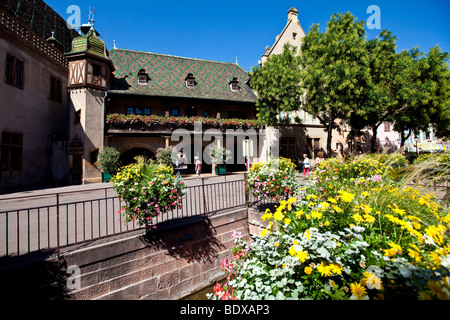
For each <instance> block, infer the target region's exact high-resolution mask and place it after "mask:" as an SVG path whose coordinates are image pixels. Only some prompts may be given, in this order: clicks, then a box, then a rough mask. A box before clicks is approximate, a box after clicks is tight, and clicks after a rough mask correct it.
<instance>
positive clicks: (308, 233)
mask: <svg viewBox="0 0 450 320" xmlns="http://www.w3.org/2000/svg"><path fill="white" fill-rule="evenodd" d="M303 235H304V236H305V237H306V238H307V239H308V240H311V231H309V229H308V230H306V231H305V233H304V234H303Z"/></svg>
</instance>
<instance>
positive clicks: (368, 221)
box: [363, 214, 375, 223]
mask: <svg viewBox="0 0 450 320" xmlns="http://www.w3.org/2000/svg"><path fill="white" fill-rule="evenodd" d="M363 217H364V220H365V221H366V222H367V223H373V222H375V218H374V217H373V216H371V215H370V214H365V215H364V216H363Z"/></svg>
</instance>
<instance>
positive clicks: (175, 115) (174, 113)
mask: <svg viewBox="0 0 450 320" xmlns="http://www.w3.org/2000/svg"><path fill="white" fill-rule="evenodd" d="M178 115H179V114H178V109H172V116H173V117H178Z"/></svg>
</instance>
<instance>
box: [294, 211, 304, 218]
mask: <svg viewBox="0 0 450 320" xmlns="http://www.w3.org/2000/svg"><path fill="white" fill-rule="evenodd" d="M302 215H303V210H299V211H297V212H296V213H295V216H296V217H297V218H300V217H301V216H302Z"/></svg>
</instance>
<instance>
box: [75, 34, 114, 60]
mask: <svg viewBox="0 0 450 320" xmlns="http://www.w3.org/2000/svg"><path fill="white" fill-rule="evenodd" d="M81 52H89V53H92V54H95V55H97V56H100V57H102V58H108V51H107V50H106V44H105V42H104V41H103V40H101V39H99V38H98V37H97V32H96V31H95V30H94V27H91V29H90V30H89V32H88V33H86V34H85V35H83V36H79V37H76V38H75V39H73V41H72V51H71V52H69V53H67V54H72V53H81Z"/></svg>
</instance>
